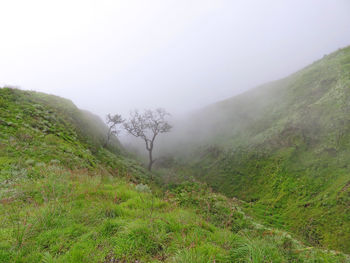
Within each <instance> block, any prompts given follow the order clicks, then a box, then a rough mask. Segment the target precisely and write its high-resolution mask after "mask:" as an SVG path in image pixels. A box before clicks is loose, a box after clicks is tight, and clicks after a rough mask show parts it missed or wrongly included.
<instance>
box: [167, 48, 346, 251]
mask: <svg viewBox="0 0 350 263" xmlns="http://www.w3.org/2000/svg"><path fill="white" fill-rule="evenodd" d="M190 123H191V124H194V125H192V126H191V127H189V128H188V130H187V131H183V134H184V135H187V139H184V140H182V143H183V145H186V146H184V147H181V146H179V147H177V148H176V149H175V150H176V151H177V153H180V154H181V153H185V152H191V153H192V155H187V158H183V157H179V155H178V156H176V157H177V160H178V161H179V160H181V162H180V163H181V166H184V165H186V168H182V169H179V170H181V171H182V173H183V174H185V175H193V174H194V175H195V176H196V178H199V179H200V180H204V181H206V182H208V183H209V184H210V185H211V186H212V187H213V188H214V189H215V190H217V191H220V192H222V193H225V194H226V195H228V196H235V197H237V198H239V199H243V200H245V201H247V202H249V205H247V211H248V212H249V213H251V214H252V215H254V216H255V217H257V218H259V219H260V220H262V221H263V222H265V223H267V224H269V225H272V226H276V227H280V228H283V229H288V230H290V231H292V232H293V233H297V234H298V236H299V237H301V238H303V239H304V240H305V241H306V242H308V243H310V244H312V245H315V246H323V247H328V248H332V249H339V250H342V251H345V252H348V253H349V252H350V165H349V161H350V47H347V48H344V49H341V50H338V51H337V52H335V53H332V54H330V55H327V56H325V57H324V58H323V59H321V60H319V61H317V62H315V63H313V64H312V65H310V66H308V67H306V68H304V69H303V70H301V71H299V72H297V73H295V74H293V75H291V76H289V77H287V78H285V79H282V80H278V81H274V82H271V83H268V84H265V85H263V86H261V87H258V88H256V89H253V90H251V91H248V92H246V93H243V94H241V95H239V96H236V97H233V98H231V99H228V100H225V101H222V102H219V103H217V104H214V105H212V106H210V107H207V108H205V109H203V110H202V111H199V112H197V113H196V114H195V115H194V116H192V118H190V120H189V121H188V122H187V124H190ZM184 125H186V124H184ZM174 147H175V146H174ZM179 166H180V165H174V167H179Z"/></svg>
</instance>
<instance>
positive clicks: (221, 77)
mask: <svg viewBox="0 0 350 263" xmlns="http://www.w3.org/2000/svg"><path fill="white" fill-rule="evenodd" d="M0 8H1V10H2V15H1V16H0V29H1V30H0V34H1V38H2V41H1V42H0V72H1V74H0V86H4V85H12V86H19V87H20V88H21V89H25V90H36V91H42V92H46V93H50V94H55V95H59V96H62V97H65V98H68V99H71V100H72V101H73V102H74V103H75V104H76V105H77V106H78V107H80V108H82V109H86V110H89V111H91V112H93V113H96V114H98V115H100V116H103V115H105V114H107V113H122V114H124V115H125V114H127V113H128V112H129V110H132V109H135V108H139V109H144V108H157V107H163V108H166V109H167V110H168V111H169V112H171V113H173V115H177V114H184V113H186V112H188V111H191V110H194V109H198V108H200V107H204V106H205V105H208V104H211V103H214V102H216V101H220V100H223V99H225V98H229V97H231V96H234V95H236V94H238V93H241V92H243V91H246V90H248V89H250V88H253V87H255V86H258V85H260V84H263V83H265V82H269V81H272V80H276V79H280V78H283V77H285V76H287V75H289V74H291V73H293V72H295V71H297V70H300V69H301V68H303V67H305V66H307V65H308V64H310V63H312V62H313V61H315V60H318V59H320V58H322V57H323V55H325V54H329V53H331V52H333V51H336V50H337V49H339V48H342V47H345V46H347V45H350V32H349V28H350V16H349V15H348V14H349V13H350V2H349V1H346V0H337V1H329V0H321V1H320V0H310V1H307V2H306V1H302V0H298V1H291V0H289V1H283V2H282V1H274V0H265V1H257V0H250V1H244V2H238V1H229V0H220V1H199V0H192V1H173V0H168V1H164V0H163V1H161V0H152V1H147V2H144V1H136V0H133V1H92V0H91V1H74V2H73V1H67V0H65V1H60V2H51V1H43V0H40V1H39V0H36V1H30V2H29V1H19V0H15V1H2V2H1V3H0Z"/></svg>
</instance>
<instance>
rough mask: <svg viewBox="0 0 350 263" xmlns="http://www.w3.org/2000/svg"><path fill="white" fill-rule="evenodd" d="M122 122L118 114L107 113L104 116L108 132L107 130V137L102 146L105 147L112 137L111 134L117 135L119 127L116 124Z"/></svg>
mask: <svg viewBox="0 0 350 263" xmlns="http://www.w3.org/2000/svg"><path fill="white" fill-rule="evenodd" d="M123 122H124V120H123V118H122V116H121V115H119V114H115V115H111V114H108V115H107V116H106V123H107V126H108V132H107V139H106V142H105V144H104V147H106V146H107V145H108V143H109V141H110V139H111V137H112V135H118V133H119V132H120V129H118V126H119V125H120V124H122V123H123Z"/></svg>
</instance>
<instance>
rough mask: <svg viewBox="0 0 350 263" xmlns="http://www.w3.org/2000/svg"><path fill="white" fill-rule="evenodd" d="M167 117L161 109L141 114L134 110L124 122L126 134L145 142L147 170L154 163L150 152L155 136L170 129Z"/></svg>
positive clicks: (167, 114)
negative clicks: (147, 160) (147, 156)
mask: <svg viewBox="0 0 350 263" xmlns="http://www.w3.org/2000/svg"><path fill="white" fill-rule="evenodd" d="M169 115H170V114H169V113H168V112H166V111H165V110H164V109H161V108H159V109H156V110H145V111H144V112H143V113H142V114H140V113H139V112H138V111H137V110H135V111H133V112H131V113H130V119H129V120H128V121H127V122H124V128H125V130H126V131H127V132H128V133H130V134H131V135H133V136H135V137H140V138H142V139H143V140H144V141H145V144H146V149H147V151H148V153H149V166H148V169H149V170H151V168H152V164H153V163H154V160H153V157H152V151H153V146H154V141H155V139H156V137H157V135H158V134H160V133H165V132H169V131H170V130H171V128H172V127H171V125H170V124H169V123H168V122H167V121H166V117H167V116H169Z"/></svg>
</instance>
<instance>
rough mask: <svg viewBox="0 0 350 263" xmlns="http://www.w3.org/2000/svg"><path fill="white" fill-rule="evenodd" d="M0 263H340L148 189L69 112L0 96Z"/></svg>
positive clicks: (184, 195) (213, 206)
mask: <svg viewBox="0 0 350 263" xmlns="http://www.w3.org/2000/svg"><path fill="white" fill-rule="evenodd" d="M0 113H1V115H0V118H1V120H0V127H1V130H0V131H1V133H0V222H1V224H0V262H11V263H12V262H23V263H24V262H25V263H28V262H29V263H30V262H65V263H66V262H72V263H73V262H74V263H79V262H89V263H90V262H100V263H101V262H106V263H107V262H200V263H204V262H220V263H225V262H227V263H229V262H254V263H255V262H256V263H261V262H266V263H267V262H350V260H349V258H348V257H347V256H346V255H344V254H341V253H335V252H331V251H323V250H320V249H317V248H313V247H308V246H305V245H303V244H301V243H300V242H298V241H297V240H295V239H293V238H292V237H291V236H290V235H289V234H287V233H284V232H282V231H278V230H275V229H272V228H268V227H265V226H262V225H260V224H257V223H256V222H255V221H253V220H252V219H251V218H249V217H247V216H246V214H245V213H244V210H243V209H242V206H244V205H242V204H241V203H240V202H238V201H237V200H236V201H234V200H230V199H228V198H226V197H224V196H223V195H220V194H216V193H214V192H213V191H212V190H211V189H210V188H209V187H207V186H206V185H204V184H199V183H186V184H177V185H168V186H167V187H166V189H161V188H159V187H157V186H156V185H155V184H154V183H153V182H151V181H150V180H149V177H150V175H149V173H148V172H146V171H145V169H144V168H142V167H141V166H140V165H139V164H138V163H137V162H135V161H134V160H132V159H130V158H127V157H126V156H125V154H123V150H122V149H121V148H120V146H119V143H118V141H117V140H116V138H115V142H114V143H113V144H112V145H110V146H109V147H108V148H103V147H102V145H103V143H104V135H105V134H104V133H103V131H104V130H105V129H104V128H101V127H100V126H99V124H98V123H99V121H97V120H96V117H91V116H90V117H86V115H85V114H86V113H85V112H82V111H80V110H79V109H77V108H76V107H75V106H74V105H73V104H71V102H69V101H67V100H64V99H61V98H57V97H54V96H49V95H45V94H42V93H36V92H27V91H20V90H15V89H8V88H5V89H0Z"/></svg>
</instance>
